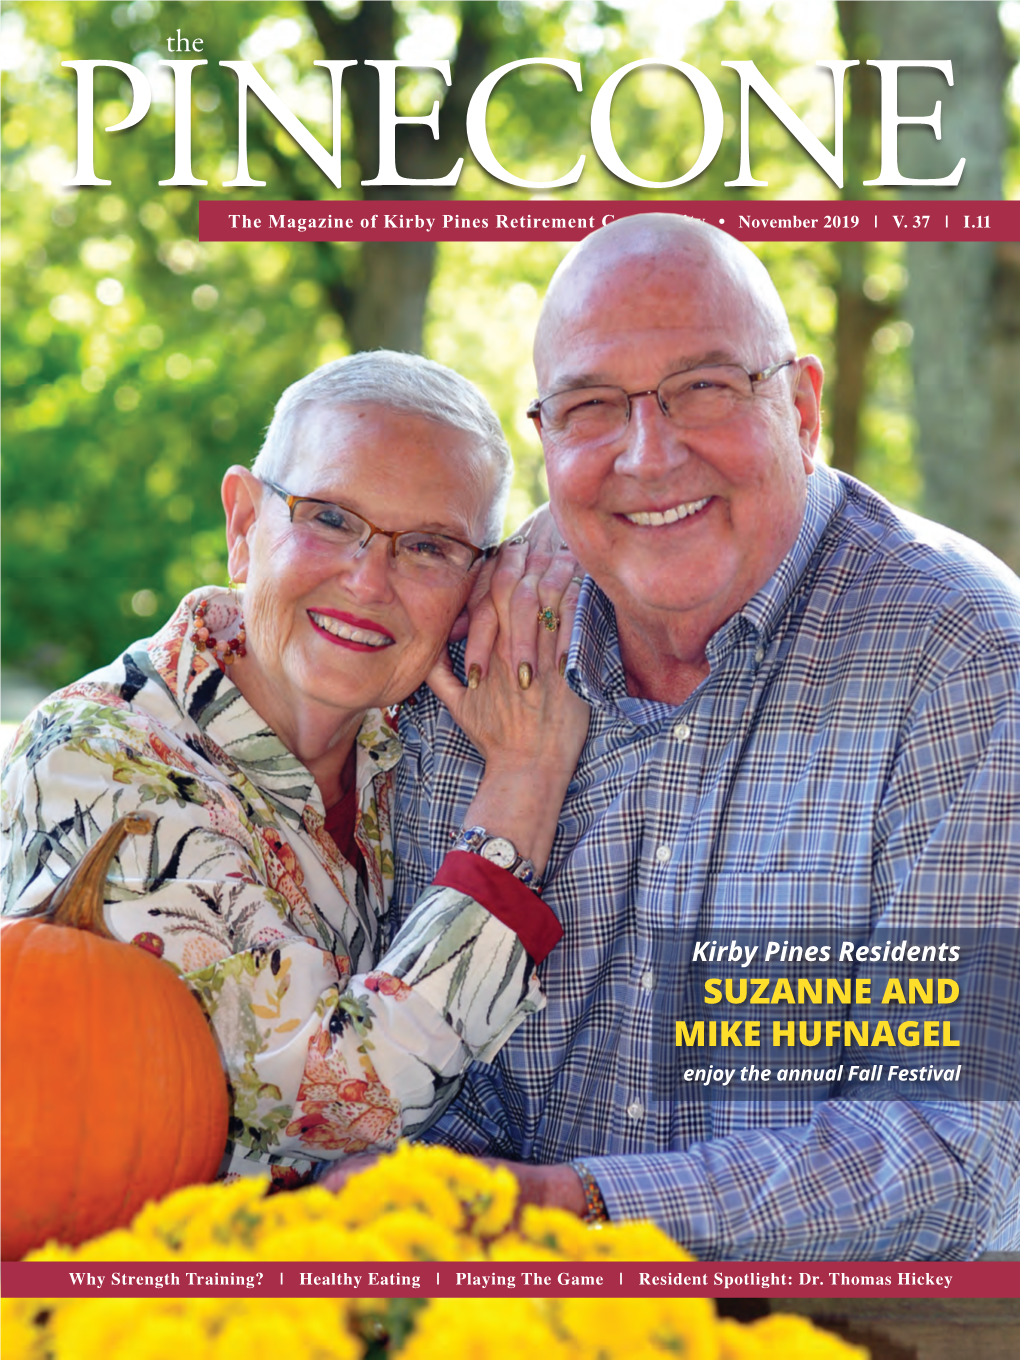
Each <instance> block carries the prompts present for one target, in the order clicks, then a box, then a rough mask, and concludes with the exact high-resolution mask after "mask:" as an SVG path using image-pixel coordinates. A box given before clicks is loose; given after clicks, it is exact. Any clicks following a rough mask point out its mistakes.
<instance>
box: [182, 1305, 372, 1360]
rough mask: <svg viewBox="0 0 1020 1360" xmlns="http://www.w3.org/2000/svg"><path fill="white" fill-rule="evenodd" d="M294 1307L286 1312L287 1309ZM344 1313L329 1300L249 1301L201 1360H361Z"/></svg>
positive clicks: (228, 1321) (228, 1320) (234, 1313)
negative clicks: (291, 1359)
mask: <svg viewBox="0 0 1020 1360" xmlns="http://www.w3.org/2000/svg"><path fill="white" fill-rule="evenodd" d="M295 1303H296V1304H298V1305H299V1306H298V1307H288V1306H287V1305H288V1304H295ZM362 1350H363V1347H362V1344H361V1342H360V1341H358V1340H357V1339H356V1338H355V1337H353V1336H352V1335H351V1334H350V1332H349V1331H348V1330H347V1326H346V1313H345V1310H344V1308H343V1307H342V1306H341V1305H339V1304H338V1303H337V1302H336V1301H335V1300H330V1299H298V1300H285V1299H252V1300H251V1302H247V1301H245V1302H244V1303H243V1304H242V1306H241V1308H240V1309H237V1310H236V1311H232V1312H231V1313H230V1315H229V1317H227V1318H226V1319H225V1321H224V1324H223V1326H222V1328H221V1329H220V1331H219V1334H218V1335H217V1337H216V1338H215V1342H214V1343H213V1344H212V1345H211V1346H210V1347H209V1348H208V1349H207V1350H206V1351H204V1352H203V1353H202V1360H206V1357H208V1360H238V1357H241V1356H243V1357H244V1360H280V1357H281V1356H284V1355H299V1356H301V1357H302V1360H361V1355H362Z"/></svg>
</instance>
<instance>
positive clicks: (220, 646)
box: [191, 580, 248, 666]
mask: <svg viewBox="0 0 1020 1360" xmlns="http://www.w3.org/2000/svg"><path fill="white" fill-rule="evenodd" d="M239 584H240V582H238V581H234V580H231V581H229V582H228V585H229V587H230V590H231V591H232V592H233V595H234V603H235V605H236V608H237V618H238V626H237V635H236V636H235V637H232V638H231V639H230V640H229V642H221V641H219V639H218V638H216V637H214V636H213V633H212V631H211V629H210V628H209V625H208V623H207V622H206V611H207V610H208V608H209V601H208V600H202V601H200V603H199V605H198V607H197V608H196V610H195V631H194V632H193V633H192V634H191V641H192V642H193V643H194V644H195V650H196V651H198V652H205V651H209V652H212V654H213V656H215V658H216V660H217V661H218V662H219V663H220V665H221V666H232V665H233V664H234V662H235V661H236V660H237V659H238V657H241V656H247V654H248V652H247V648H246V647H245V645H244V644H245V639H246V633H245V630H244V616H243V615H242V613H241V602H240V600H239V599H238V598H237V588H238V585H239Z"/></svg>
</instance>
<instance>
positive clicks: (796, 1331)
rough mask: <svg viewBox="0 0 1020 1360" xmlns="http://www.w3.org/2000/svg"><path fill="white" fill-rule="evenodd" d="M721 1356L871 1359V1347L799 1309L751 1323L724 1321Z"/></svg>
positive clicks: (737, 1359) (739, 1359) (735, 1359)
mask: <svg viewBox="0 0 1020 1360" xmlns="http://www.w3.org/2000/svg"><path fill="white" fill-rule="evenodd" d="M720 1340H721V1342H722V1357H721V1360H771V1357H772V1356H774V1355H781V1356H782V1357H783V1360H868V1351H867V1350H866V1349H865V1348H864V1347H862V1346H854V1345H851V1343H850V1342H849V1341H844V1340H843V1338H842V1337H840V1336H835V1335H834V1334H833V1333H832V1332H826V1331H823V1330H822V1329H821V1328H820V1327H816V1326H815V1325H814V1323H813V1322H811V1320H810V1319H809V1318H806V1317H801V1316H800V1315H799V1314H796V1313H773V1314H772V1315H771V1316H770V1317H764V1318H759V1319H758V1321H757V1322H752V1323H751V1325H750V1326H749V1327H740V1326H738V1325H737V1324H736V1323H735V1322H732V1321H731V1320H730V1319H724V1320H723V1321H722V1322H721V1323H720Z"/></svg>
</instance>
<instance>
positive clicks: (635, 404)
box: [615, 392, 688, 478]
mask: <svg viewBox="0 0 1020 1360" xmlns="http://www.w3.org/2000/svg"><path fill="white" fill-rule="evenodd" d="M623 440H624V445H623V448H622V449H621V450H620V452H619V454H618V455H617V458H616V463H615V469H616V471H617V472H618V473H621V474H622V475H624V476H628V477H642V478H654V477H659V476H661V475H662V474H663V473H666V472H670V471H672V470H673V469H674V468H675V467H676V466H677V465H678V464H679V463H682V462H684V461H685V460H686V458H687V456H688V449H687V442H686V436H685V433H684V430H683V429H682V428H681V426H680V425H678V424H677V422H676V421H675V420H671V419H670V418H669V416H667V415H666V414H665V413H664V412H663V410H662V407H661V406H660V405H659V398H658V394H657V393H655V392H642V393H641V394H640V395H638V396H636V397H631V399H630V420H629V421H628V422H627V426H626V428H625V430H624V431H623Z"/></svg>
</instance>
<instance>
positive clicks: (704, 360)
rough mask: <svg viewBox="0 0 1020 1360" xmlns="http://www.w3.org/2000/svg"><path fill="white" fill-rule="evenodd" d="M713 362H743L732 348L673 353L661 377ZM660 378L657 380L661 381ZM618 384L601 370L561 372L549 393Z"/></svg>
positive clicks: (738, 363)
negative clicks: (703, 351)
mask: <svg viewBox="0 0 1020 1360" xmlns="http://www.w3.org/2000/svg"><path fill="white" fill-rule="evenodd" d="M713 364H736V365H737V366H738V367H740V368H742V367H743V364H742V363H741V361H740V360H739V359H738V358H737V357H736V355H735V354H734V352H733V351H732V350H726V349H710V350H707V351H706V352H705V353H704V354H699V355H697V356H693V355H690V354H685V355H682V356H680V355H675V356H674V357H673V358H672V359H669V360H668V361H667V362H666V365H665V367H664V369H663V373H662V378H666V377H668V376H669V375H670V374H671V373H686V372H688V371H689V370H691V369H695V368H706V367H710V366H711V365H713ZM662 378H660V379H659V381H660V382H661V381H662ZM619 386H620V384H619V383H618V382H616V381H615V380H614V379H612V378H610V377H608V376H607V375H606V373H605V372H604V371H602V370H592V371H590V372H588V373H563V374H559V375H557V377H556V379H555V381H554V382H553V385H552V386H551V387H550V389H549V392H550V394H551V393H553V392H570V391H572V390H573V389H574V388H575V387H619Z"/></svg>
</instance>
